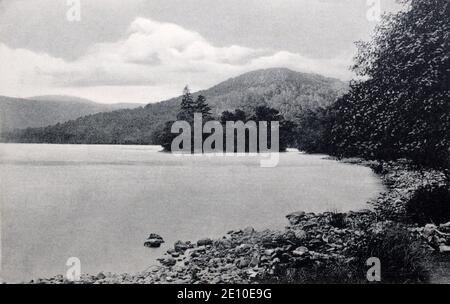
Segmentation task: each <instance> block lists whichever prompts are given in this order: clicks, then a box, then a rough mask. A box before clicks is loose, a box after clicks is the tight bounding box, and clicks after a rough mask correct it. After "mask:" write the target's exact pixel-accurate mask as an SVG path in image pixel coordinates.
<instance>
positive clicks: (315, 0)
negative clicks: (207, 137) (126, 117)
mask: <svg viewBox="0 0 450 304" xmlns="http://www.w3.org/2000/svg"><path fill="white" fill-rule="evenodd" d="M398 9H399V6H398V5H397V4H396V3H395V0H245V1H244V0H126V1H124V0H0V95H5V96H11V97H30V96H37V95H73V96H78V97H83V98H88V99H91V100H94V101H97V102H102V103H115V102H130V103H136V102H138V103H149V102H157V101H161V100H164V99H167V98H171V97H174V96H178V95H180V93H181V91H182V89H183V88H184V86H185V85H187V84H188V85H189V86H190V88H191V89H192V90H193V91H196V90H200V89H207V88H209V87H211V86H213V85H215V84H217V83H219V82H221V81H224V80H226V79H228V78H231V77H235V76H238V75H240V74H243V73H245V72H249V71H252V70H257V69H264V68H271V67H285V68H290V69H292V70H295V71H299V72H311V73H317V74H321V75H324V76H328V77H334V78H339V79H341V80H344V81H345V80H350V79H351V78H352V77H353V76H354V75H353V74H352V72H351V71H350V70H349V67H350V66H351V63H352V58H353V56H354V54H355V51H356V48H355V45H354V42H355V41H358V40H367V39H369V38H370V35H371V33H372V32H373V29H374V27H375V26H376V24H377V22H378V21H377V18H376V17H377V16H378V15H377V11H380V12H394V11H396V10H398Z"/></svg>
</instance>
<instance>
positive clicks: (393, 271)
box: [349, 224, 428, 283]
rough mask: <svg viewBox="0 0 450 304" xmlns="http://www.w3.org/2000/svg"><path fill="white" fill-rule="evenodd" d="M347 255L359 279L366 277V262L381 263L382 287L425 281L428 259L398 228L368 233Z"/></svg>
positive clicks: (413, 239) (416, 241)
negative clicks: (374, 258) (349, 256)
mask: <svg viewBox="0 0 450 304" xmlns="http://www.w3.org/2000/svg"><path fill="white" fill-rule="evenodd" d="M349 252H350V255H351V256H353V257H354V258H355V267H356V268H357V269H358V270H357V272H358V274H360V275H365V274H366V271H367V266H366V264H365V263H366V261H367V259H368V258H370V257H376V258H378V259H380V262H381V283H424V282H426V281H427V280H428V271H427V270H426V264H427V261H428V257H427V253H426V251H425V249H424V248H423V246H422V242H421V241H420V240H419V239H418V238H417V237H416V236H413V235H412V234H411V233H410V232H409V231H408V230H407V229H406V228H404V227H403V226H401V225H399V224H390V225H388V226H385V227H382V228H381V229H380V230H379V231H374V230H371V231H369V232H368V233H367V235H365V236H363V239H362V240H361V241H360V242H357V243H356V245H355V246H353V247H352V248H350V250H349Z"/></svg>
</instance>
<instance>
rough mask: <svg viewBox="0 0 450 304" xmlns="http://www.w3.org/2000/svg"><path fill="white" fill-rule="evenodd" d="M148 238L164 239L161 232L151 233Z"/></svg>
mask: <svg viewBox="0 0 450 304" xmlns="http://www.w3.org/2000/svg"><path fill="white" fill-rule="evenodd" d="M147 239H161V240H162V239H163V238H162V237H161V236H160V235H159V234H156V233H150V235H149V236H148V238H147Z"/></svg>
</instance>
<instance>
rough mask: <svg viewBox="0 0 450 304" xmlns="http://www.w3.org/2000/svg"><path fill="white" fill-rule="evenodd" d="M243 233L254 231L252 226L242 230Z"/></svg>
mask: <svg viewBox="0 0 450 304" xmlns="http://www.w3.org/2000/svg"><path fill="white" fill-rule="evenodd" d="M243 232H244V234H253V233H255V229H254V228H253V227H247V228H245V229H244V230H243Z"/></svg>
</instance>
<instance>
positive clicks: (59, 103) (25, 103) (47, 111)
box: [0, 95, 140, 131]
mask: <svg viewBox="0 0 450 304" xmlns="http://www.w3.org/2000/svg"><path fill="white" fill-rule="evenodd" d="M138 106H140V105H138V104H100V103H95V102H93V101H91V100H88V99H82V98H78V97H72V96H58V95H52V96H36V97H31V98H27V99H24V98H12V97H6V96H0V130H3V131H9V130H13V129H24V128H29V127H31V128H35V127H45V126H49V125H54V124H56V123H58V122H65V121H69V120H72V119H76V118H78V117H81V116H85V115H89V114H94V113H99V112H108V111H114V110H118V109H124V108H136V107H138Z"/></svg>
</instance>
